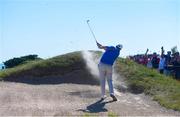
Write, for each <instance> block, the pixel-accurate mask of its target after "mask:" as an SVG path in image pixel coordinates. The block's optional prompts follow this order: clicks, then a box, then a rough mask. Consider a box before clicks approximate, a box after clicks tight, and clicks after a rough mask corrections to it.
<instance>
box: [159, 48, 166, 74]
mask: <svg viewBox="0 0 180 117" xmlns="http://www.w3.org/2000/svg"><path fill="white" fill-rule="evenodd" d="M161 51H162V52H161V57H160V61H159V67H158V70H159V72H160V73H161V74H163V72H164V66H165V57H164V49H163V47H162V48H161Z"/></svg>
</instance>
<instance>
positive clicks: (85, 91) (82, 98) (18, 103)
mask: <svg viewBox="0 0 180 117" xmlns="http://www.w3.org/2000/svg"><path fill="white" fill-rule="evenodd" d="M118 99H119V101H117V102H111V98H109V97H107V98H106V100H104V101H102V102H100V101H98V100H99V87H98V86H91V85H79V84H58V85H28V84H22V83H12V82H0V116H3V115H6V116H11V115H12V116H14V115H21V116H25V115H29V116H32V115H36V116H42V115H49V116H58V115H73V116H75V115H77V116H78V115H86V113H91V114H92V115H94V114H95V115H107V114H108V113H111V112H113V113H115V114H117V115H154V116H155V115H166V116H167V115H178V116H180V112H175V111H172V110H167V109H165V108H162V107H160V106H159V105H158V104H157V103H156V102H154V101H151V99H150V98H149V97H146V96H144V95H143V94H140V95H135V94H131V93H120V94H119V93H118Z"/></svg>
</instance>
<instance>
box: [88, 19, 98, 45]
mask: <svg viewBox="0 0 180 117" xmlns="http://www.w3.org/2000/svg"><path fill="white" fill-rule="evenodd" d="M89 21H90V20H87V24H88V27H89V29H90V31H91V33H92V35H93V37H94V39H95V41H96V43H97V39H96V37H95V35H94V33H93V30H92V28H91V27H90V25H89Z"/></svg>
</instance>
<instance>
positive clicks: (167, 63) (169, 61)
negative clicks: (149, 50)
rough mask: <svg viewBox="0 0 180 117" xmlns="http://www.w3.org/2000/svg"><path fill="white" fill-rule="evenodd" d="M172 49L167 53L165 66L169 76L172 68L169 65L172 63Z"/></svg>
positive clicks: (166, 73)
mask: <svg viewBox="0 0 180 117" xmlns="http://www.w3.org/2000/svg"><path fill="white" fill-rule="evenodd" d="M171 59H172V57H171V51H168V52H167V55H165V66H164V74H165V75H167V76H169V75H170V74H171V68H170V67H169V65H170V64H171Z"/></svg>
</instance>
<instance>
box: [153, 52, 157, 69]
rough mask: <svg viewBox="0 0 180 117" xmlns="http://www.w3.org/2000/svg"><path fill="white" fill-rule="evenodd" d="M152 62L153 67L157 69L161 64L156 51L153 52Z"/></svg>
mask: <svg viewBox="0 0 180 117" xmlns="http://www.w3.org/2000/svg"><path fill="white" fill-rule="evenodd" d="M151 63H152V67H153V68H155V69H157V68H158V66H159V59H158V57H157V54H156V52H154V53H153V57H152V59H151Z"/></svg>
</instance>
